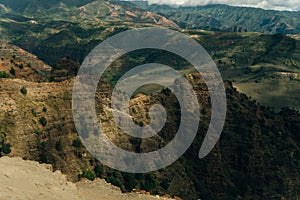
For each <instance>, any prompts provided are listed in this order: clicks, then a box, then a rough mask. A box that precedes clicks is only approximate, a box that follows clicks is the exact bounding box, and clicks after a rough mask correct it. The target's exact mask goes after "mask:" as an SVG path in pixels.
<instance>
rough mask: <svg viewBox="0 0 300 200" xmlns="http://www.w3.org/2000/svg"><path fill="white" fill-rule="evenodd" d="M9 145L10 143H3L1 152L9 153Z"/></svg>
mask: <svg viewBox="0 0 300 200" xmlns="http://www.w3.org/2000/svg"><path fill="white" fill-rule="evenodd" d="M10 148H11V145H10V144H8V143H7V144H5V143H4V144H3V145H2V152H3V153H4V154H9V153H10V152H11V149H10Z"/></svg>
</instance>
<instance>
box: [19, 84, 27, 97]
mask: <svg viewBox="0 0 300 200" xmlns="http://www.w3.org/2000/svg"><path fill="white" fill-rule="evenodd" d="M20 91H21V93H22V94H24V95H25V94H27V88H26V87H25V86H23V87H22V88H21V90H20Z"/></svg>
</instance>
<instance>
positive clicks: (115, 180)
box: [106, 176, 122, 187]
mask: <svg viewBox="0 0 300 200" xmlns="http://www.w3.org/2000/svg"><path fill="white" fill-rule="evenodd" d="M106 181H107V182H108V183H111V184H113V185H115V186H118V187H121V185H122V184H121V181H120V180H119V179H118V178H117V177H115V176H108V177H107V178H106Z"/></svg>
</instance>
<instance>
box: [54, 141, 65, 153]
mask: <svg viewBox="0 0 300 200" xmlns="http://www.w3.org/2000/svg"><path fill="white" fill-rule="evenodd" d="M55 149H56V150H57V151H62V150H63V144H62V142H61V141H60V140H58V141H57V142H56V143H55Z"/></svg>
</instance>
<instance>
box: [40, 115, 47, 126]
mask: <svg viewBox="0 0 300 200" xmlns="http://www.w3.org/2000/svg"><path fill="white" fill-rule="evenodd" d="M39 122H40V123H41V124H42V126H46V125H47V119H46V118H45V117H42V118H41V119H40V120H39Z"/></svg>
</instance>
